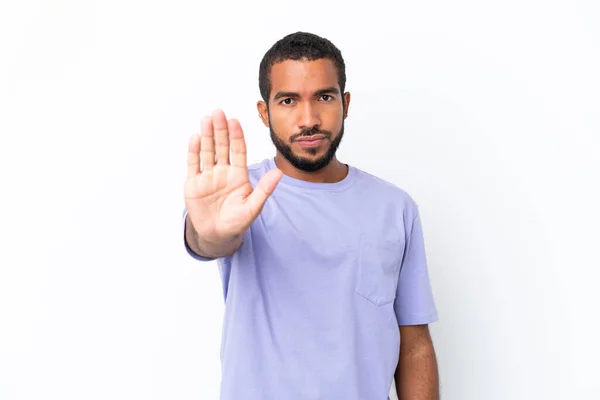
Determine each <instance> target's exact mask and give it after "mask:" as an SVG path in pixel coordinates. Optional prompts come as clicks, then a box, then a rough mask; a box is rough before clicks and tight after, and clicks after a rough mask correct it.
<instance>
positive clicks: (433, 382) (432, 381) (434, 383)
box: [395, 344, 440, 400]
mask: <svg viewBox="0 0 600 400" xmlns="http://www.w3.org/2000/svg"><path fill="white" fill-rule="evenodd" d="M395 381H396V393H397V394H398V399H399V400H438V399H439V398H440V394H439V376H438V367H437V360H436V356H435V350H434V349H433V345H431V344H428V345H425V346H420V347H419V348H417V349H402V348H401V351H400V361H399V363H398V368H397V370H396V374H395Z"/></svg>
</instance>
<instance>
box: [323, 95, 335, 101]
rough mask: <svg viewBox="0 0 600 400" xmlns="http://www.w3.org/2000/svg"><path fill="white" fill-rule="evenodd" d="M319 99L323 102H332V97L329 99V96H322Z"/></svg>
mask: <svg viewBox="0 0 600 400" xmlns="http://www.w3.org/2000/svg"><path fill="white" fill-rule="evenodd" d="M321 99H322V100H325V101H330V100H333V97H331V95H328V94H324V95H322V96H321Z"/></svg>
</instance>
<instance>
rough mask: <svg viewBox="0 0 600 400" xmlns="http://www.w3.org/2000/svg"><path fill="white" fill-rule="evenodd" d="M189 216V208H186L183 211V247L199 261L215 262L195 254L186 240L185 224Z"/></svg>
mask: <svg viewBox="0 0 600 400" xmlns="http://www.w3.org/2000/svg"><path fill="white" fill-rule="evenodd" d="M187 214H188V212H187V208H184V209H183V219H182V221H181V223H182V226H183V245H184V246H185V250H186V251H187V253H188V254H189V255H190V256H191V257H192V258H195V259H196V260H198V261H213V260H215V258H209V257H203V256H201V255H199V254H196V253H194V251H193V250H192V249H191V248H190V246H189V245H188V243H187V240H186V239H185V224H186V220H187Z"/></svg>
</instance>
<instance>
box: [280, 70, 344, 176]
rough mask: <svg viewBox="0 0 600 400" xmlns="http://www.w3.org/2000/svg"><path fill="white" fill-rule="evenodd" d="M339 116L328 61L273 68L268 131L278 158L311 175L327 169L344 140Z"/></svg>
mask: <svg viewBox="0 0 600 400" xmlns="http://www.w3.org/2000/svg"><path fill="white" fill-rule="evenodd" d="M346 98H347V100H348V101H349V95H348V94H346ZM346 103H347V102H346ZM346 107H347V104H346ZM344 116H345V109H344V102H343V101H342V93H340V88H339V85H338V71H337V68H336V67H335V65H334V64H333V62H332V61H331V60H328V59H320V60H315V61H306V60H302V61H295V60H286V61H283V62H281V63H279V64H275V65H273V67H272V69H271V94H270V98H269V107H268V119H269V120H268V122H269V130H270V131H271V139H272V140H273V144H274V145H275V147H276V148H277V150H278V151H279V153H281V155H282V156H283V157H284V158H285V159H286V160H288V162H289V163H290V164H292V165H293V166H294V167H295V168H297V169H299V170H302V171H306V172H313V171H317V170H319V169H321V168H323V167H325V166H327V165H328V164H329V162H330V161H331V160H332V159H333V158H334V156H335V152H336V150H337V148H338V146H339V144H340V142H341V140H342V137H343V135H344Z"/></svg>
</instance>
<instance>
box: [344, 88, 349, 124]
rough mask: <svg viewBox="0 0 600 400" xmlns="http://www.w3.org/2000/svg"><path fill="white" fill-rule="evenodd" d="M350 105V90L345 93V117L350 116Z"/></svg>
mask: <svg viewBox="0 0 600 400" xmlns="http://www.w3.org/2000/svg"><path fill="white" fill-rule="evenodd" d="M349 107H350V92H346V93H344V119H346V118H347V117H348V108H349Z"/></svg>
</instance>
